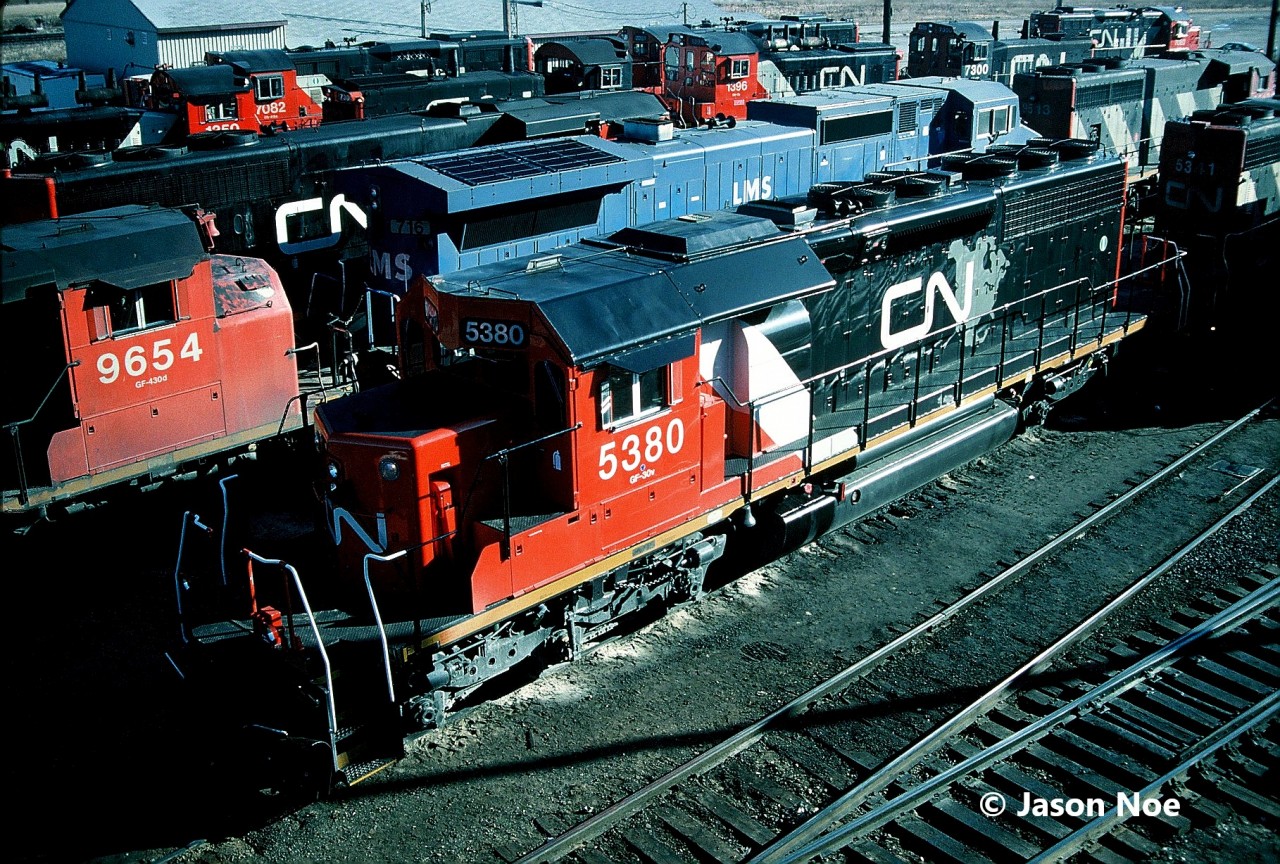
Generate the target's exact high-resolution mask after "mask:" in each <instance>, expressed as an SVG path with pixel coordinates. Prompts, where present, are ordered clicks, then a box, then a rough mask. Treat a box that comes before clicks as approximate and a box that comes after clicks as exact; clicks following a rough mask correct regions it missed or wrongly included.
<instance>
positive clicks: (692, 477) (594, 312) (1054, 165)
mask: <svg viewBox="0 0 1280 864" xmlns="http://www.w3.org/2000/svg"><path fill="white" fill-rule="evenodd" d="M1125 189H1126V172H1125V165H1124V162H1123V161H1121V160H1119V159H1115V158H1107V157H1102V156H1099V155H1097V154H1096V145H1093V144H1090V143H1089V142H1080V141H1065V142H1049V141H1037V142H1033V144H1032V145H1030V146H1022V147H1013V146H1011V147H999V146H997V147H996V148H994V152H989V153H988V154H985V155H982V156H964V157H956V158H951V159H947V160H944V162H943V166H942V168H941V169H940V170H932V171H928V172H923V173H919V172H917V173H914V174H908V173H905V172H904V173H901V174H899V173H894V172H880V173H876V174H872V175H870V176H869V177H867V178H866V179H865V180H864V181H862V182H858V183H856V184H840V183H828V184H821V185H819V186H818V187H815V188H814V189H813V190H812V191H811V192H810V194H809V196H808V199H807V200H803V199H802V200H798V201H790V202H756V203H753V204H749V205H746V206H745V207H743V208H740V209H739V211H738V212H717V213H704V214H692V215H689V216H684V217H681V218H678V219H672V220H668V221H665V222H658V223H653V224H650V225H648V226H644V227H632V228H626V229H623V230H621V231H618V232H616V233H614V234H613V235H611V236H610V237H608V238H607V239H598V240H586V241H582V242H579V243H577V244H575V245H572V246H569V247H566V248H564V249H563V250H561V251H560V252H559V253H557V254H553V255H544V256H541V257H531V258H524V259H515V260H510V261H504V262H501V263H496V264H490V265H484V266H480V267H476V268H474V269H471V270H465V271H460V272H456V273H453V274H450V275H443V276H435V277H431V278H430V279H423V278H417V279H416V280H414V281H413V282H412V284H411V287H410V291H409V293H408V295H407V297H406V299H405V300H404V302H403V303H401V304H400V306H399V310H400V315H399V324H398V327H399V337H400V345H401V353H400V358H401V370H400V371H401V376H402V377H401V380H398V381H396V382H394V383H392V384H390V385H386V386H384V387H381V388H377V389H372V390H365V391H363V392H361V393H358V394H354V395H353V396H351V397H349V398H344V399H341V400H337V401H334V402H330V403H326V404H324V405H322V406H320V407H319V408H318V409H317V411H316V414H315V420H316V426H317V431H318V433H319V435H320V438H321V442H322V447H323V457H324V460H325V461H324V472H323V474H322V477H321V479H320V483H321V489H322V491H323V497H324V501H325V506H326V512H327V520H328V527H329V530H330V531H331V533H332V539H333V542H334V544H335V546H336V556H337V565H336V566H337V572H336V574H334V575H336V582H337V583H338V584H339V585H340V586H343V587H345V589H346V592H345V597H344V600H345V602H343V603H341V604H335V607H334V608H331V609H326V610H323V611H322V610H320V609H319V608H317V607H318V604H317V606H312V605H310V604H309V603H308V594H307V588H310V589H312V590H311V595H310V596H311V597H313V598H314V597H316V596H317V595H318V594H319V592H320V591H321V590H322V589H321V587H320V586H321V585H322V583H324V582H325V580H319V581H317V580H314V579H313V580H309V581H308V582H307V583H306V585H305V586H304V581H303V577H304V576H305V575H306V574H301V575H300V574H299V572H298V571H297V570H296V569H295V568H294V567H293V566H291V565H288V563H287V562H279V561H275V562H272V561H270V560H269V559H264V558H261V557H258V556H254V555H251V560H252V561H254V562H257V564H258V573H257V577H256V578H257V583H256V584H257V588H256V591H257V593H256V595H255V596H256V597H257V599H256V600H255V601H254V605H253V607H252V611H253V615H252V617H251V619H250V620H239V621H220V622H216V623H213V624H204V625H201V626H198V627H187V626H185V625H184V631H183V632H184V642H185V645H186V648H187V649H189V651H188V652H184V653H183V654H181V655H179V656H177V657H175V662H176V663H177V664H178V665H179V666H180V668H182V669H183V671H184V674H185V675H186V676H187V677H188V678H189V679H190V680H193V681H200V680H203V679H201V677H200V673H201V672H202V671H214V672H216V673H217V674H218V676H219V678H218V680H219V681H221V682H224V683H225V682H231V683H230V685H229V686H230V687H231V688H232V691H233V694H234V695H238V696H239V697H241V698H240V699H239V700H235V699H232V700H228V702H234V703H235V704H238V705H239V706H241V707H242V708H243V709H244V711H243V713H240V714H237V715H236V716H235V717H234V718H233V719H234V720H235V721H236V722H238V723H240V724H241V725H242V726H243V728H246V729H253V730H257V732H259V733H260V734H266V735H268V736H269V737H271V736H274V738H273V740H275V742H276V743H278V744H280V745H282V746H284V747H291V748H297V750H296V751H295V752H298V753H300V754H303V756H304V759H305V760H309V761H308V764H307V766H306V769H307V770H308V772H311V773H313V774H314V775H316V776H318V777H319V778H320V779H321V780H322V781H323V782H328V781H329V780H332V779H336V780H338V781H339V782H346V783H352V782H357V781H359V780H360V779H362V778H363V777H365V776H367V775H368V774H369V773H370V772H371V771H373V770H375V769H376V767H377V766H378V765H380V764H385V763H383V762H381V761H380V760H382V759H384V758H387V757H394V756H395V755H397V754H398V753H399V752H400V748H401V747H402V742H403V737H402V736H403V735H404V734H405V732H406V731H407V730H412V729H421V728H430V727H431V726H433V725H435V724H437V723H439V722H440V721H441V720H442V719H443V718H444V716H445V714H446V712H447V711H448V710H449V708H450V706H451V705H452V704H453V703H454V702H455V701H456V700H457V699H459V698H461V697H463V696H465V695H467V694H468V693H470V692H471V691H473V690H474V689H475V688H476V687H478V686H479V685H480V684H481V683H482V682H484V681H486V680H488V679H489V678H491V677H492V676H494V675H496V674H498V673H500V672H502V671H504V670H506V669H509V668H510V667H511V666H513V665H514V664H516V663H517V662H519V661H521V660H524V659H525V658H527V657H529V656H530V655H531V654H533V653H534V652H535V651H537V650H539V649H552V650H555V651H560V652H562V653H563V655H564V656H568V657H573V656H575V655H577V654H578V653H579V652H580V651H582V650H583V649H584V648H585V647H587V646H589V645H590V643H591V642H592V641H593V640H595V639H597V638H598V637H599V636H601V635H602V634H604V633H606V632H608V631H609V630H610V629H611V628H613V627H614V626H616V622H617V621H618V619H619V618H621V617H622V616H624V615H627V614H629V613H631V612H633V611H635V610H638V609H640V608H642V607H644V606H646V605H648V604H651V603H675V602H680V601H684V600H688V599H692V598H696V597H698V596H699V595H700V593H701V592H702V590H703V582H704V577H705V575H706V572H707V568H708V566H709V565H710V564H711V563H712V562H714V561H715V560H717V559H718V558H720V557H721V555H722V554H723V552H724V551H725V549H726V545H727V544H728V543H730V542H733V543H737V542H739V541H740V540H742V539H743V538H744V535H745V536H751V535H754V536H757V537H758V538H760V539H761V540H762V541H763V542H765V543H766V544H767V545H768V546H769V547H771V548H773V549H776V550H779V551H781V550H786V549H789V548H794V547H797V546H799V545H801V544H803V543H805V542H807V541H808V540H810V539H812V538H814V537H816V536H818V535H819V534H820V533H822V532H824V531H826V530H829V529H831V528H833V527H837V526H840V525H842V524H846V523H848V522H850V521H851V520H854V519H857V518H859V517H861V516H863V515H865V514H867V513H869V512H871V511H872V510H874V509H876V508H877V507H879V506H882V505H883V504H885V503H887V502H889V501H890V500H892V499H893V498H895V497H897V496H899V495H901V494H904V493H905V492H907V491H909V490H911V489H913V488H916V487H917V486H919V485H921V484H923V483H925V482H928V481H929V480H930V479H932V478H934V477H936V476H938V475H939V474H940V473H942V472H945V471H947V470H949V469H951V468H952V467H954V466H957V465H959V464H961V463H963V462H965V461H968V460H969V459H972V458H974V457H975V456H977V455H978V454H980V453H982V452H984V451H985V450H987V449H989V448H991V447H993V446H996V445H998V444H999V443H1001V442H1003V441H1004V440H1006V439H1007V438H1009V437H1010V436H1011V435H1012V434H1013V432H1014V430H1015V427H1016V426H1017V424H1018V422H1019V417H1020V414H1021V413H1023V412H1027V411H1031V412H1035V411H1036V410H1037V409H1038V407H1039V406H1041V405H1042V404H1043V403H1047V402H1051V401H1054V400H1057V399H1060V398H1062V397H1063V396H1065V395H1067V394H1069V393H1071V392H1072V391H1073V390H1075V389H1076V388H1077V387H1078V386H1079V385H1080V384H1081V383H1082V382H1083V381H1084V380H1086V379H1087V378H1088V377H1089V376H1090V375H1091V374H1092V373H1093V372H1094V371H1095V370H1097V369H1099V368H1101V367H1103V366H1105V364H1106V363H1107V361H1108V358H1109V357H1110V356H1111V354H1112V353H1113V352H1114V350H1115V348H1116V345H1117V343H1118V342H1120V341H1121V340H1122V339H1124V338H1126V337H1127V336H1128V335H1130V334H1132V333H1134V332H1135V331H1136V330H1138V329H1140V328H1142V327H1143V326H1144V324H1145V322H1146V320H1147V318H1146V313H1147V312H1148V311H1149V309H1150V308H1151V307H1150V304H1149V302H1148V298H1147V297H1146V295H1145V294H1144V293H1143V292H1142V291H1140V290H1137V289H1135V288H1133V287H1132V286H1130V285H1129V283H1128V281H1127V280H1125V281H1121V280H1119V267H1120V260H1121V259H1120V241H1121V229H1122V224H1123V213H1124V201H1125ZM264 562H265V563H274V564H284V565H285V566H283V567H280V568H279V569H278V571H277V570H268V569H266V567H265V566H264ZM252 566H253V565H252V563H251V570H250V575H251V578H252V577H253V570H252ZM274 572H279V573H280V574H282V577H283V578H282V579H281V580H280V582H281V585H282V587H280V588H279V590H278V592H277V593H275V594H274V595H270V594H269V593H268V586H271V587H276V582H277V580H275V579H274V578H272V579H270V580H267V579H266V576H265V574H267V573H274ZM326 587H328V586H326ZM338 593H339V594H341V593H342V591H341V590H340V591H339V592H338ZM232 670H234V671H232ZM223 676H225V677H223Z"/></svg>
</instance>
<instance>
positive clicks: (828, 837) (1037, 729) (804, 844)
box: [749, 476, 1280, 864]
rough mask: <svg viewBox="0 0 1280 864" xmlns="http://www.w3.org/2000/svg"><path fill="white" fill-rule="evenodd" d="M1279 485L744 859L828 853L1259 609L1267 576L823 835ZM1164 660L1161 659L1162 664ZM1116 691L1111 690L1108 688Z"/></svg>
mask: <svg viewBox="0 0 1280 864" xmlns="http://www.w3.org/2000/svg"><path fill="white" fill-rule="evenodd" d="M1277 484H1280V476H1277V477H1273V478H1272V479H1271V481H1270V482H1268V483H1267V484H1266V485H1265V486H1264V487H1263V488H1261V489H1259V490H1258V491H1257V492H1255V493H1254V494H1253V495H1251V496H1250V497H1249V498H1248V499H1247V500H1245V501H1242V502H1241V503H1240V504H1238V505H1237V506H1236V507H1235V508H1233V509H1232V510H1231V512H1230V513H1228V514H1226V515H1225V516H1223V517H1222V518H1220V519H1218V520H1217V521H1216V522H1214V524H1213V525H1211V526H1210V527H1209V528H1206V529H1205V530H1204V531H1203V532H1201V533H1200V534H1198V535H1197V536H1196V537H1195V538H1194V539H1193V540H1191V541H1190V542H1189V543H1187V544H1186V545H1184V546H1183V547H1182V548H1181V549H1179V550H1178V551H1177V552H1176V553H1174V554H1173V555H1171V556H1170V557H1169V558H1167V559H1165V561H1163V562H1162V563H1161V564H1159V565H1158V566H1157V567H1155V568H1153V569H1152V570H1151V571H1149V572H1148V573H1147V574H1145V575H1144V576H1143V577H1142V578H1140V579H1139V580H1138V581H1137V582H1134V583H1133V584H1132V585H1130V586H1129V587H1128V588H1126V589H1125V590H1124V592H1122V593H1121V594H1120V595H1118V596H1117V597H1116V598H1115V599H1113V600H1112V601H1111V602H1109V603H1107V604H1106V605H1105V606H1103V607H1102V608H1101V609H1100V610H1098V611H1097V612H1095V613H1093V614H1092V615H1090V616H1089V617H1088V618H1086V619H1085V620H1084V621H1082V622H1081V623H1080V624H1079V625H1077V626H1076V627H1075V628H1073V629H1072V630H1071V632H1069V633H1067V634H1066V635H1065V636H1063V637H1062V638H1061V639H1059V640H1058V641H1057V642H1055V643H1054V644H1053V645H1051V646H1049V647H1048V648H1046V649H1045V650H1044V651H1043V652H1041V654H1040V655H1038V656H1037V657H1036V658H1035V659H1033V660H1031V661H1029V662H1028V663H1027V664H1025V665H1024V666H1022V667H1021V668H1020V669H1018V670H1017V671H1016V672H1014V673H1013V674H1012V675H1010V676H1009V677H1008V678H1006V679H1004V680H1003V681H1001V682H1000V683H999V684H997V685H996V686H995V687H993V688H992V689H991V690H989V691H988V692H987V693H985V694H983V695H982V696H981V697H979V698H978V699H977V700H975V701H974V702H973V703H971V704H970V705H969V706H968V707H966V708H964V709H962V710H961V711H960V712H958V713H957V714H956V715H954V716H953V717H952V718H951V719H950V720H948V721H946V722H945V723H943V724H942V725H941V726H938V727H936V728H935V729H934V730H933V731H931V732H930V733H929V734H928V735H926V736H925V737H924V738H922V739H921V740H920V741H919V742H917V743H916V744H914V745H912V746H911V747H910V748H908V749H907V750H905V751H903V752H902V753H901V754H900V755H899V756H897V757H895V758H894V759H893V760H891V761H890V762H888V763H886V764H885V765H884V766H882V767H881V768H879V769H878V770H877V771H876V772H875V773H873V774H871V775H870V776H868V777H867V778H866V779H865V780H864V781H862V782H861V783H859V784H858V785H857V786H855V787H854V788H853V789H850V790H849V791H848V792H846V793H845V794H843V795H841V796H840V797H839V798H838V799H836V800H835V801H833V802H832V803H831V804H829V805H827V806H826V807H824V808H823V809H822V810H821V811H820V812H818V813H817V814H815V815H814V816H813V817H811V818H810V819H808V820H806V821H805V822H804V823H803V824H802V825H800V826H798V827H797V828H796V829H794V830H793V831H791V832H790V833H789V834H787V835H786V836H785V837H782V838H780V839H778V840H777V841H775V842H774V843H773V844H772V845H770V846H769V847H768V848H766V849H764V850H762V851H761V852H760V853H758V854H757V855H755V856H754V857H752V858H751V859H749V861H750V864H766V862H768V864H783V862H785V864H795V862H800V861H807V860H809V859H810V858H812V857H814V856H816V855H822V854H825V853H828V852H832V851H834V850H836V849H839V848H841V847H842V846H845V845H847V844H848V843H849V842H850V840H851V839H852V838H853V837H854V836H856V835H857V834H859V833H862V832H865V831H871V830H874V829H875V828H879V827H880V826H882V825H884V824H885V823H887V822H890V821H892V820H893V819H895V818H897V817H898V816H899V815H901V814H902V813H904V812H906V811H907V810H911V809H914V808H915V807H917V806H919V805H920V804H921V803H922V802H923V801H925V800H927V799H928V798H930V797H932V795H933V794H934V793H935V792H937V791H938V790H939V789H940V788H942V787H944V786H946V785H949V784H950V783H951V782H952V781H954V780H957V779H959V778H960V777H963V776H965V775H967V774H969V773H972V772H973V771H976V770H979V769H981V768H985V767H986V766H987V765H989V764H991V763H992V762H994V761H996V759H998V758H1001V757H1002V756H1004V755H1005V753H1007V752H1008V751H1010V750H1012V749H1014V748H1015V747H1017V746H1019V745H1020V744H1022V743H1023V742H1025V741H1028V740H1030V739H1032V738H1034V737H1038V736H1039V735H1041V734H1043V733H1044V732H1046V731H1048V730H1049V729H1050V728H1052V726H1054V725H1057V724H1059V723H1061V722H1064V721H1065V720H1067V719H1069V718H1070V717H1071V716H1074V715H1075V713H1076V712H1078V711H1079V710H1080V709H1081V708H1082V707H1084V706H1086V705H1088V704H1089V703H1090V702H1094V701H1101V700H1102V699H1103V698H1104V697H1108V696H1112V695H1118V694H1119V693H1120V692H1123V691H1124V690H1126V689H1128V688H1129V687H1132V686H1135V685H1137V684H1139V683H1141V681H1142V676H1143V675H1144V674H1146V673H1148V672H1150V671H1152V670H1153V668H1154V667H1155V666H1156V664H1157V663H1159V662H1161V661H1162V660H1167V661H1168V662H1172V660H1173V658H1174V655H1176V653H1177V651H1180V650H1182V649H1184V648H1185V647H1186V646H1187V645H1189V644H1191V643H1192V642H1194V641H1195V640H1197V639H1199V638H1201V637H1203V636H1205V635H1207V634H1209V633H1211V632H1214V631H1215V630H1217V629H1223V628H1226V627H1228V626H1231V625H1232V624H1233V623H1235V622H1238V621H1239V620H1240V619H1241V618H1242V617H1243V616H1245V615H1247V614H1253V612H1255V611H1256V610H1257V609H1258V608H1259V607H1261V606H1264V605H1268V604H1272V603H1275V602H1277V600H1280V578H1277V579H1273V580H1272V581H1271V582H1269V583H1267V585H1266V586H1264V587H1263V588H1260V589H1259V590H1258V591H1256V592H1254V593H1252V594H1250V595H1249V596H1248V597H1246V598H1244V599H1243V600H1241V601H1239V602H1238V603H1236V604H1234V605H1232V606H1231V607H1230V608H1228V609H1227V610H1224V611H1223V612H1221V613H1219V614H1218V615H1215V616H1213V617H1212V618H1210V619H1209V620H1208V621H1206V622H1203V623H1202V624H1200V625H1199V626H1197V627H1195V628H1193V629H1192V630H1189V631H1187V633H1185V634H1183V635H1182V636H1180V637H1179V638H1178V639H1175V640H1174V641H1173V642H1170V643H1169V644H1168V645H1167V646H1165V647H1164V648H1162V649H1160V650H1158V651H1156V652H1154V653H1152V654H1151V655H1149V656H1148V657H1146V658H1143V659H1142V660H1140V661H1139V662H1138V663H1135V664H1134V665H1133V666H1131V667H1130V668H1129V669H1128V670H1126V671H1125V672H1123V673H1121V674H1119V675H1117V676H1115V677H1114V678H1111V679H1109V680H1108V681H1107V682H1105V683H1104V684H1101V685H1099V686H1098V687H1096V688H1094V689H1093V690H1091V691H1089V692H1088V693H1085V694H1083V695H1082V696H1080V697H1078V698H1077V699H1075V700H1073V701H1072V702H1070V703H1069V704H1067V705H1065V706H1063V707H1062V708H1059V709H1058V710H1057V711H1055V712H1053V713H1052V714H1050V715H1048V716H1047V717H1044V718H1042V719H1040V720H1037V721H1036V722H1034V723H1032V724H1031V725H1029V726H1027V727H1026V728H1024V729H1022V730H1020V731H1019V732H1017V733H1015V734H1014V735H1012V736H1010V737H1009V738H1006V739H1005V740H1003V741H1000V742H997V743H996V744H993V745H991V746H990V747H988V748H987V749H985V750H983V751H982V752H981V753H978V754H976V755H975V756H973V757H971V758H969V759H966V760H965V761H964V762H961V763H960V764H958V765H956V766H954V767H952V768H949V769H947V770H946V771H944V772H942V773H941V774H938V775H936V776H934V777H932V778H930V779H929V780H927V781H925V782H924V783H922V784H920V785H919V786H916V787H913V788H912V789H910V790H909V791H907V792H905V793H903V794H902V795H899V796H898V797H896V798H894V799H892V800H890V801H888V802H886V803H885V804H884V805H883V806H881V807H878V808H876V809H875V810H873V811H871V812H870V813H867V814H865V815H863V816H860V817H858V818H857V819H855V820H854V821H853V822H850V823H848V824H846V825H844V826H841V827H839V828H837V829H835V830H834V831H831V832H830V833H825V832H827V829H828V827H829V826H831V825H832V824H833V823H835V822H838V821H839V820H841V819H843V818H845V817H846V816H848V815H849V813H850V811H852V810H853V809H855V808H857V807H858V806H860V805H861V804H862V803H863V802H864V801H866V799H867V798H868V797H870V796H871V795H874V794H875V793H877V792H880V791H883V790H884V789H885V788H886V787H888V786H889V785H890V784H891V783H893V782H894V780H896V779H897V778H898V777H900V776H902V774H903V772H904V771H907V770H908V769H910V768H911V767H912V766H914V765H916V764H918V763H919V762H920V761H921V760H922V759H924V758H925V757H926V756H927V755H929V754H930V753H931V752H934V750H935V749H936V748H935V745H937V744H938V743H940V742H941V741H942V740H943V739H945V738H947V737H950V736H951V735H953V734H955V733H956V732H958V731H960V730H961V729H963V728H965V727H966V726H967V725H969V723H970V722H971V721H972V720H973V719H974V718H975V717H977V716H979V715H980V714H982V713H983V712H984V711H985V710H986V709H988V708H989V707H990V706H991V705H993V704H995V703H996V702H998V701H1000V698H1001V697H1003V696H1004V695H1006V694H1007V693H1008V692H1009V691H1011V690H1012V689H1014V688H1015V687H1016V686H1017V685H1018V684H1019V683H1021V682H1022V681H1023V680H1024V679H1025V678H1027V677H1029V676H1030V675H1032V674H1034V673H1035V672H1036V671H1038V670H1039V669H1040V668H1042V667H1043V666H1044V665H1046V664H1047V662H1048V661H1049V660H1051V659H1052V658H1053V657H1054V656H1056V655H1058V654H1060V653H1062V651H1065V650H1066V649H1067V648H1070V647H1071V646H1072V645H1074V644H1075V643H1077V642H1079V641H1080V639H1081V638H1083V636H1085V635H1087V633H1088V632H1089V631H1091V630H1093V629H1094V628H1095V627H1096V626H1097V625H1098V624H1099V623H1101V622H1102V620H1103V619H1105V618H1106V617H1107V616H1108V615H1110V614H1111V613H1112V612H1114V611H1115V610H1116V609H1117V608H1119V607H1120V606H1121V605H1123V603H1125V602H1127V601H1128V600H1130V599H1132V597H1133V596H1134V595H1135V594H1137V593H1138V592H1139V591H1140V590H1142V589H1143V588H1145V587H1147V586H1148V585H1149V584H1150V583H1151V582H1152V581H1153V580H1154V579H1156V578H1158V577H1159V576H1161V575H1163V574H1164V573H1166V572H1167V571H1168V570H1169V569H1170V568H1172V567H1173V566H1174V565H1175V564H1176V563H1178V561H1180V560H1182V558H1184V557H1185V556H1186V555H1187V554H1188V553H1190V552H1191V551H1192V550H1193V549H1195V548H1196V547H1197V546H1199V545H1200V544H1201V543H1203V542H1204V541H1205V540H1207V539H1209V538H1210V537H1212V536H1214V535H1215V534H1217V532H1218V531H1219V530H1221V529H1222V527H1223V526H1224V525H1226V524H1227V523H1228V522H1230V521H1231V520H1232V519H1234V518H1236V517H1237V516H1239V515H1240V514H1241V513H1243V512H1244V511H1246V510H1247V509H1249V507H1251V506H1252V505H1253V503H1254V502H1255V501H1257V499H1258V498H1260V497H1262V496H1263V495H1264V494H1266V493H1267V492H1269V491H1270V490H1271V489H1273V488H1275V487H1276V485H1277ZM1166 665H1167V663H1166ZM1113 691H1115V692H1113Z"/></svg>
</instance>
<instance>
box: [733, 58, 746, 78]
mask: <svg viewBox="0 0 1280 864" xmlns="http://www.w3.org/2000/svg"><path fill="white" fill-rule="evenodd" d="M750 74H751V61H750V60H749V59H747V58H746V57H742V58H739V59H735V60H730V61H729V77H730V78H746V77H747V76H748V75H750Z"/></svg>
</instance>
